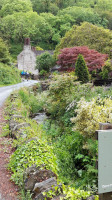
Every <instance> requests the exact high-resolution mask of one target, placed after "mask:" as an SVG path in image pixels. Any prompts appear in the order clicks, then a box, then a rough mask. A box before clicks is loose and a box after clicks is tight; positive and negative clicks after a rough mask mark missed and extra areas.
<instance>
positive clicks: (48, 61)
mask: <svg viewBox="0 0 112 200" xmlns="http://www.w3.org/2000/svg"><path fill="white" fill-rule="evenodd" d="M36 64H37V65H36V68H37V69H38V70H39V71H41V70H45V71H47V72H49V70H50V68H52V67H53V66H54V64H55V61H54V59H53V56H52V55H50V54H49V53H48V52H45V53H43V54H41V55H40V56H37V60H36Z"/></svg>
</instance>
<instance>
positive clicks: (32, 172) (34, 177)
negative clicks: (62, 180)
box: [24, 166, 57, 191]
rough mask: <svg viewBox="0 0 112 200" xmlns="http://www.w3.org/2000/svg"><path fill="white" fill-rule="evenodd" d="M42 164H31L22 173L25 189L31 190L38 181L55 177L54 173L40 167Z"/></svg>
mask: <svg viewBox="0 0 112 200" xmlns="http://www.w3.org/2000/svg"><path fill="white" fill-rule="evenodd" d="M42 167H43V166H40V167H36V166H32V167H30V168H28V169H27V170H26V172H25V174H24V182H25V190H30V191H32V190H33V189H34V186H35V184H36V183H40V182H42V181H45V180H46V179H49V178H51V177H55V178H57V176H56V174H55V173H53V172H52V171H51V170H47V169H40V168H42Z"/></svg>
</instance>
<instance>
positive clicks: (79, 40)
mask: <svg viewBox="0 0 112 200" xmlns="http://www.w3.org/2000/svg"><path fill="white" fill-rule="evenodd" d="M111 44H112V32H111V31H110V30H108V29H104V28H102V27H97V26H95V25H92V24H90V23H87V22H84V23H82V25H81V26H73V27H72V29H71V30H70V31H68V32H67V33H66V34H65V37H63V38H62V40H61V42H60V44H59V45H58V46H57V47H56V51H55V56H57V55H58V54H59V51H60V49H63V48H65V47H73V46H88V47H89V48H90V49H95V50H97V51H98V52H101V53H107V54H109V55H110V54H111V52H110V49H111Z"/></svg>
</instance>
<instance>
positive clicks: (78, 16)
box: [58, 6, 108, 26]
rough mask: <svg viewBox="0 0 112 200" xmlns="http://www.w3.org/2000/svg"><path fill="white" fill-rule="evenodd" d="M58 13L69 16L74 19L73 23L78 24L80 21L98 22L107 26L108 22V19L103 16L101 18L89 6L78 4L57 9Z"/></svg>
mask: <svg viewBox="0 0 112 200" xmlns="http://www.w3.org/2000/svg"><path fill="white" fill-rule="evenodd" d="M58 15H59V16H61V15H63V16H65V15H69V16H71V17H72V18H73V19H74V21H75V24H77V25H80V23H82V22H89V23H92V24H97V25H99V24H100V25H103V26H107V23H108V21H107V20H106V19H105V18H103V19H102V18H101V17H100V15H99V14H98V13H97V12H95V10H93V9H91V8H84V7H78V6H73V7H67V8H66V9H63V10H61V11H59V12H58Z"/></svg>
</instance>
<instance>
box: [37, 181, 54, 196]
mask: <svg viewBox="0 0 112 200" xmlns="http://www.w3.org/2000/svg"><path fill="white" fill-rule="evenodd" d="M56 186H57V181H56V179H55V178H54V177H52V178H49V179H47V180H45V181H42V182H40V183H36V184H35V187H34V189H33V192H34V194H40V193H42V192H48V191H49V190H52V189H53V187H56Z"/></svg>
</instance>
